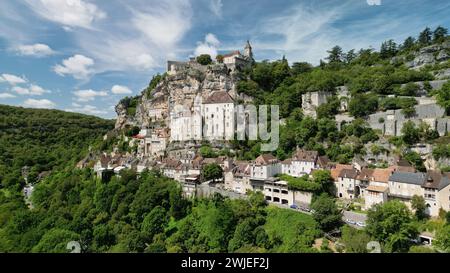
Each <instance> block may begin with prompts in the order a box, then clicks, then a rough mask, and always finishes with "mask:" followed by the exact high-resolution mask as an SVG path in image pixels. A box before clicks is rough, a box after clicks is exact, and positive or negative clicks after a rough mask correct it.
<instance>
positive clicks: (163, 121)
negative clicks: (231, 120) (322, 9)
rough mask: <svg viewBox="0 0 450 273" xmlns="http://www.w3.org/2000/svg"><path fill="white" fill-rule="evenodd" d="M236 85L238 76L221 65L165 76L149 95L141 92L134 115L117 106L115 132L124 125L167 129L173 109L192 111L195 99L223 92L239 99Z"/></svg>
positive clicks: (123, 106)
mask: <svg viewBox="0 0 450 273" xmlns="http://www.w3.org/2000/svg"><path fill="white" fill-rule="evenodd" d="M238 81H239V73H237V72H231V71H229V69H228V68H227V67H226V66H225V65H224V64H213V65H208V66H202V65H198V64H191V65H189V66H188V67H186V69H184V70H182V71H178V72H177V73H176V74H171V75H166V76H165V77H164V79H163V80H162V81H161V82H160V83H159V84H158V85H157V86H156V88H155V89H153V90H151V92H150V93H149V94H148V93H146V92H145V91H144V92H143V93H142V94H141V95H140V97H139V98H138V103H137V106H136V114H135V115H129V114H128V113H127V106H126V105H124V104H123V103H119V104H118V105H117V106H116V113H117V116H118V117H117V122H116V129H122V128H124V127H125V126H126V125H132V126H138V127H150V126H153V125H155V123H157V124H158V125H160V126H163V127H168V125H169V122H170V116H169V113H170V111H171V109H173V107H174V106H175V105H185V106H188V107H192V106H193V103H194V99H195V98H196V96H197V95H201V96H202V99H203V101H204V100H206V98H208V97H209V95H210V94H211V93H213V92H214V91H227V92H229V94H230V96H231V97H232V98H234V99H235V100H238V99H243V98H241V97H239V95H238V94H237V92H236V88H235V87H236V83H237V82H238ZM245 99H246V100H247V98H245Z"/></svg>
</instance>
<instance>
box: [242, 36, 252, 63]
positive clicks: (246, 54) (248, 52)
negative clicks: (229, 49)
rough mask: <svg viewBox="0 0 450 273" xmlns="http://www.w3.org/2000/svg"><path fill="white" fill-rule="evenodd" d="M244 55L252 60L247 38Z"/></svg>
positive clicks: (250, 47)
mask: <svg viewBox="0 0 450 273" xmlns="http://www.w3.org/2000/svg"><path fill="white" fill-rule="evenodd" d="M244 56H245V57H247V58H249V59H250V60H253V50H252V46H251V45H250V41H249V40H247V44H246V45H245V50H244Z"/></svg>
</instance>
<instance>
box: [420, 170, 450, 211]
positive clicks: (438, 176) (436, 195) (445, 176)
mask: <svg viewBox="0 0 450 273" xmlns="http://www.w3.org/2000/svg"><path fill="white" fill-rule="evenodd" d="M422 188H423V191H424V198H425V202H426V204H427V211H426V212H427V213H428V214H429V215H431V216H438V215H439V210H440V209H441V208H442V209H443V210H445V211H450V173H441V172H439V171H428V172H427V174H426V180H425V182H424V183H423V185H422Z"/></svg>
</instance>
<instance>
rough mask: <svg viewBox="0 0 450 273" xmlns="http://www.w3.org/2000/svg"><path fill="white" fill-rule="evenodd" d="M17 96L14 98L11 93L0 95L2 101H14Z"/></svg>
mask: <svg viewBox="0 0 450 273" xmlns="http://www.w3.org/2000/svg"><path fill="white" fill-rule="evenodd" d="M15 97H16V96H14V95H13V94H9V93H0V99H12V98H15Z"/></svg>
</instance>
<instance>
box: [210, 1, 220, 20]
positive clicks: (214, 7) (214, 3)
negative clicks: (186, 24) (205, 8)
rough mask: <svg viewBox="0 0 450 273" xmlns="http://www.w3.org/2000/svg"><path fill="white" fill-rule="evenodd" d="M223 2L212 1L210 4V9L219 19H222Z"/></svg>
mask: <svg viewBox="0 0 450 273" xmlns="http://www.w3.org/2000/svg"><path fill="white" fill-rule="evenodd" d="M222 7H223V3H222V0H211V1H210V3H209V9H210V10H211V12H212V13H213V14H214V15H216V16H217V17H222Z"/></svg>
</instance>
